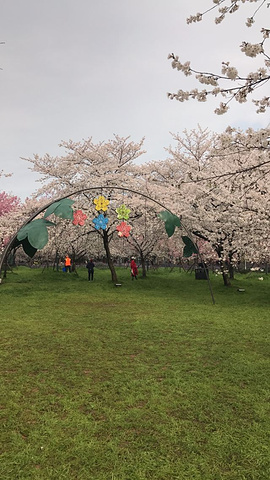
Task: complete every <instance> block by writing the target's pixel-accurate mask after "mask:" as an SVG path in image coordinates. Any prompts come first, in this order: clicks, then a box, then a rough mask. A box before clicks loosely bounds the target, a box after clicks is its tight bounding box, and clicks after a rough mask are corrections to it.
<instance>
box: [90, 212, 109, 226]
mask: <svg viewBox="0 0 270 480" xmlns="http://www.w3.org/2000/svg"><path fill="white" fill-rule="evenodd" d="M108 221H109V219H108V218H106V217H104V215H103V213H100V214H99V215H98V216H97V217H95V218H94V219H93V223H94V225H95V229H96V230H100V229H102V230H106V228H107V223H108Z"/></svg>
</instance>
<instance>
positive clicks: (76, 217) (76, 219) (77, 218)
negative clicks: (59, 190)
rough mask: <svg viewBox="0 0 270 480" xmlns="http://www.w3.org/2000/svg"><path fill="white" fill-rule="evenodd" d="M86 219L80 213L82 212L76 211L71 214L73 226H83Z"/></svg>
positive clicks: (85, 216)
mask: <svg viewBox="0 0 270 480" xmlns="http://www.w3.org/2000/svg"><path fill="white" fill-rule="evenodd" d="M86 218H87V215H85V213H83V212H82V210H76V211H75V212H74V213H73V222H72V223H73V225H84V222H85V220H86Z"/></svg>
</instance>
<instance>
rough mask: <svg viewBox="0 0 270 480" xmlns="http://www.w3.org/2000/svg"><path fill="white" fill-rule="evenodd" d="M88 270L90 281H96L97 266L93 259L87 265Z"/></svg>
mask: <svg viewBox="0 0 270 480" xmlns="http://www.w3.org/2000/svg"><path fill="white" fill-rule="evenodd" d="M86 268H87V270H88V280H89V281H90V280H94V268H95V264H94V262H93V259H92V258H90V260H88V262H87V264H86Z"/></svg>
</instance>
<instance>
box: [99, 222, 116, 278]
mask: <svg viewBox="0 0 270 480" xmlns="http://www.w3.org/2000/svg"><path fill="white" fill-rule="evenodd" d="M102 237H103V245H104V248H105V252H106V257H107V262H108V267H109V269H110V271H111V276H112V281H113V282H114V283H118V279H117V275H116V271H115V268H114V264H113V261H112V257H111V252H110V246H109V239H108V233H107V232H106V230H104V232H103V235H102Z"/></svg>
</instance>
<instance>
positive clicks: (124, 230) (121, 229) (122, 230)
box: [116, 222, 131, 238]
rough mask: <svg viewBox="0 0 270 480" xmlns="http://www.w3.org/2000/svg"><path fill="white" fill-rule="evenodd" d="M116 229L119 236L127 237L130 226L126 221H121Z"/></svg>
mask: <svg viewBox="0 0 270 480" xmlns="http://www.w3.org/2000/svg"><path fill="white" fill-rule="evenodd" d="M116 230H117V231H118V236H119V237H126V238H127V237H129V235H130V230H131V226H130V225H128V224H127V223H126V222H121V223H120V225H118V226H117V227H116Z"/></svg>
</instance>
